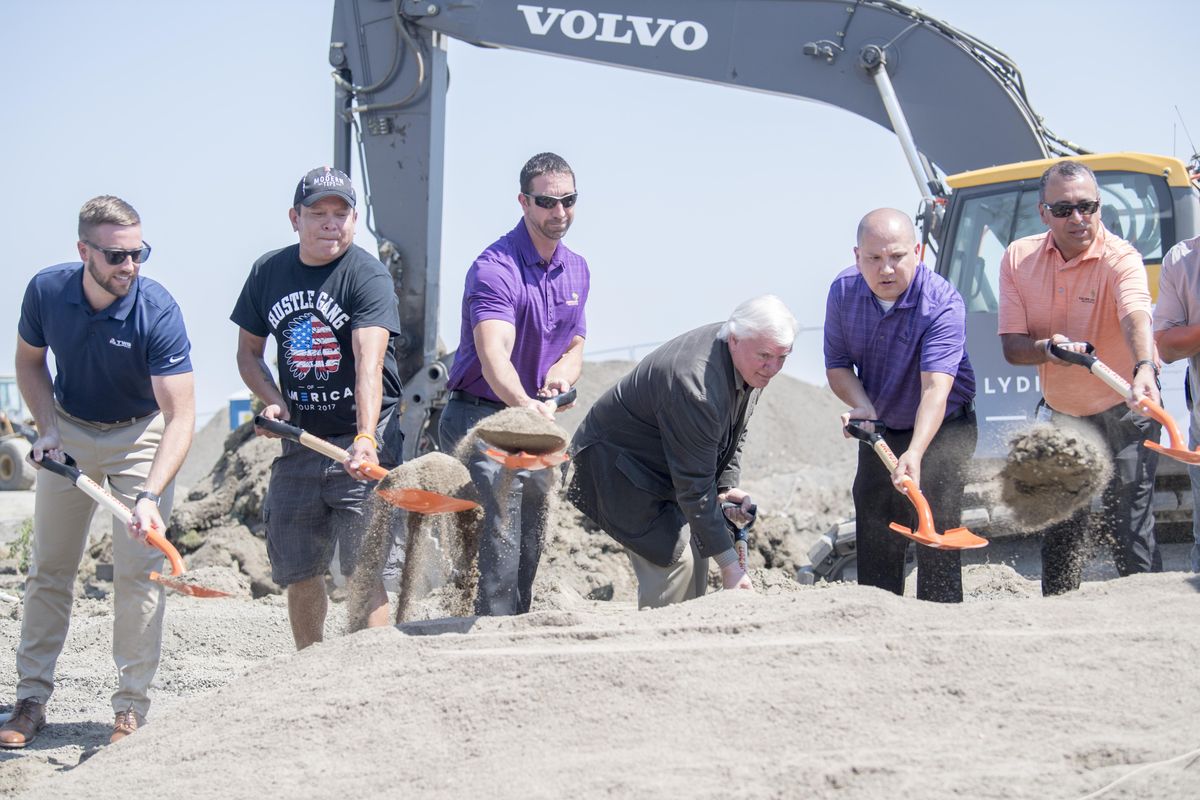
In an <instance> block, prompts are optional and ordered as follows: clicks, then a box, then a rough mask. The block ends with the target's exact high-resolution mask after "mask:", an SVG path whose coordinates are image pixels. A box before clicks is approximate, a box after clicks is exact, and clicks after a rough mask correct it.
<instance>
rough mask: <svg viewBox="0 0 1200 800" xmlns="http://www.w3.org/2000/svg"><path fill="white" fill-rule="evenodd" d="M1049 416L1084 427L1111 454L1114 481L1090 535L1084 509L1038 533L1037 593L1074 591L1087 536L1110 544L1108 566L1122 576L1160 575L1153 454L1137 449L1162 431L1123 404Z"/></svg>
mask: <svg viewBox="0 0 1200 800" xmlns="http://www.w3.org/2000/svg"><path fill="white" fill-rule="evenodd" d="M1053 414H1054V416H1053V418H1054V419H1061V418H1063V417H1066V418H1067V419H1069V420H1072V421H1073V422H1076V423H1082V424H1085V425H1087V426H1088V427H1090V428H1092V429H1093V430H1095V431H1096V432H1097V433H1099V434H1100V436H1101V437H1103V439H1104V442H1105V443H1106V444H1107V445H1108V448H1109V451H1110V453H1111V455H1112V459H1113V476H1112V479H1111V480H1110V481H1109V482H1108V485H1107V486H1105V487H1104V493H1103V495H1102V496H1101V502H1102V511H1101V522H1100V523H1099V527H1098V528H1097V529H1095V530H1092V527H1091V525H1090V524H1089V522H1090V516H1091V515H1090V509H1088V508H1086V507H1085V508H1083V509H1081V510H1080V511H1078V512H1076V513H1075V514H1074V515H1073V516H1072V517H1071V518H1070V519H1067V520H1064V521H1063V522H1060V523H1058V524H1056V525H1051V526H1050V527H1049V528H1047V529H1046V530H1045V532H1044V533H1043V534H1042V594H1043V595H1055V594H1063V593H1065V592H1070V591H1073V590H1075V589H1078V588H1079V583H1080V580H1081V579H1082V576H1083V562H1084V561H1085V560H1086V559H1087V556H1088V550H1089V534H1099V535H1100V536H1101V537H1104V538H1108V539H1109V540H1110V541H1111V547H1112V555H1113V562H1114V564H1115V565H1116V567H1117V572H1118V573H1120V574H1121V575H1122V576H1125V575H1131V574H1133V573H1135V572H1162V553H1161V552H1159V549H1158V542H1157V541H1156V540H1155V537H1154V510H1153V508H1152V501H1153V499H1154V474H1155V472H1156V471H1157V470H1158V453H1156V452H1154V451H1153V450H1148V449H1146V447H1145V446H1144V445H1143V444H1142V442H1143V440H1145V439H1151V440H1152V441H1155V442H1157V441H1158V437H1159V435H1160V434H1161V432H1162V426H1161V425H1160V424H1158V423H1157V422H1155V421H1154V420H1151V419H1148V418H1146V417H1143V416H1141V415H1140V414H1135V413H1134V412H1132V411H1130V410H1129V409H1128V408H1126V407H1125V405H1124V404H1121V405H1116V406H1113V407H1112V408H1110V409H1108V410H1107V411H1101V412H1100V413H1099V414H1093V415H1091V416H1090V417H1070V416H1067V415H1065V414H1060V413H1058V412H1053Z"/></svg>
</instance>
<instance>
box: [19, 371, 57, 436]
mask: <svg viewBox="0 0 1200 800" xmlns="http://www.w3.org/2000/svg"><path fill="white" fill-rule="evenodd" d="M15 366H16V373H17V389H18V390H19V391H20V392H21V396H22V397H23V398H25V404H26V405H28V406H29V411H30V413H32V414H33V420H34V422H36V423H37V428H38V431H39V432H41V433H43V434H46V433H49V432H51V431H57V430H58V416H57V414H55V412H54V382H53V381H52V380H51V378H50V370H49V368H48V367H47V366H46V360H45V356H44V355H43V356H42V357H41V358H40V359H37V360H35V359H33V358H32V357H31V356H30V355H29V354H22V353H21V352H18V355H17V359H16V364H15Z"/></svg>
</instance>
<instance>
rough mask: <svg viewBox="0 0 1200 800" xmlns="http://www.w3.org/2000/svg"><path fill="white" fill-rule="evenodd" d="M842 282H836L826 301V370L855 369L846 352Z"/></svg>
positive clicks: (830, 288) (830, 289)
mask: <svg viewBox="0 0 1200 800" xmlns="http://www.w3.org/2000/svg"><path fill="white" fill-rule="evenodd" d="M841 294H842V293H841V282H840V281H834V282H833V284H832V285H831V286H830V287H829V297H828V299H826V301H825V369H853V368H854V362H853V361H851V360H850V355H849V354H848V353H847V352H846V339H845V336H844V335H843V331H842V319H841V314H840V313H839V312H840V310H841V309H840V306H841V303H840V300H841Z"/></svg>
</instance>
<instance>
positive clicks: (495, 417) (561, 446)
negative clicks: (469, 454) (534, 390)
mask: <svg viewBox="0 0 1200 800" xmlns="http://www.w3.org/2000/svg"><path fill="white" fill-rule="evenodd" d="M471 432H472V433H473V434H474V435H475V436H477V437H478V438H480V439H482V440H483V441H484V442H487V443H488V444H490V445H492V446H493V447H499V448H500V449H502V450H507V451H508V452H510V453H521V452H524V453H531V454H534V455H543V454H546V453H557V452H560V451H562V450H565V449H566V447H567V442H568V438H569V437H568V436H567V432H566V431H564V430H563V429H562V428H560V427H559V426H557V425H555V424H554V423H553V422H552V421H550V420H548V419H546V418H545V417H543V416H542V415H541V414H539V413H537V412H536V411H533V410H531V409H528V408H506V409H504V410H503V411H500V412H497V413H495V414H492V415H491V416H490V417H487V418H486V419H482V420H480V421H479V424H477V425H476V426H475V427H474V428H472V429H471ZM470 438H471V437H470V436H468V437H467V439H468V440H469V439H470Z"/></svg>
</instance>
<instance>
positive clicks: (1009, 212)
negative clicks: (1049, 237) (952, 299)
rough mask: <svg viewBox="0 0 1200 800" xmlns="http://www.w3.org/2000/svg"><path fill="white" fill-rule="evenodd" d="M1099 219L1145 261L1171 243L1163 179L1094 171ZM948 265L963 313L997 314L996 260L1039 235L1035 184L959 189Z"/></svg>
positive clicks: (1168, 200) (1155, 257) (1171, 223)
mask: <svg viewBox="0 0 1200 800" xmlns="http://www.w3.org/2000/svg"><path fill="white" fill-rule="evenodd" d="M1096 177H1097V179H1098V181H1099V184H1100V201H1101V211H1100V214H1101V220H1102V221H1103V222H1104V226H1105V227H1106V228H1107V229H1108V230H1109V231H1111V232H1112V233H1114V234H1116V235H1117V236H1120V237H1121V238H1122V239H1125V240H1126V241H1127V242H1129V243H1130V244H1132V245H1133V246H1134V247H1136V248H1137V250H1138V252H1139V253H1141V254H1142V259H1143V260H1144V261H1145V262H1147V263H1151V264H1153V263H1160V262H1161V261H1162V257H1163V253H1165V252H1166V250H1167V248H1169V247H1170V246H1171V245H1172V244H1173V243H1174V228H1175V226H1174V220H1173V219H1172V216H1171V195H1170V189H1169V188H1168V187H1167V183H1166V181H1165V180H1164V179H1163V178H1161V177H1159V176H1157V175H1146V174H1143V173H1137V172H1099V173H1097V176H1096ZM968 192H969V196H966V197H964V198H963V199H962V200H961V201H960V203H959V208H958V210H957V225H956V226H955V229H954V241H953V242H952V243H951V252H950V258H949V261H948V266H947V267H946V268H945V269H940V270H939V272H941V273H942V274H943V275H945V276H946V277H947V278H948V280H949V281H950V282H951V283H953V284H954V285H955V286H956V287H957V288H958V291H959V293H960V294H962V296H963V300H964V301H965V303H966V307H967V312H968V313H971V312H985V313H996V312H997V311H998V310H999V300H998V287H999V283H1000V259H1001V257H1002V256H1003V255H1004V249H1005V248H1006V247H1007V246H1008V245H1009V243H1010V242H1012V241H1013V240H1015V239H1019V238H1021V237H1023V236H1030V235H1032V234H1035V233H1040V232H1042V231H1044V230H1045V229H1046V228H1045V225H1043V224H1042V221H1041V218H1040V217H1039V216H1038V212H1037V203H1038V195H1037V181H1036V180H1033V181H1022V182H1020V183H1007V184H1004V185H1003V186H998V187H996V186H993V187H982V190H976V189H970V190H964V193H968Z"/></svg>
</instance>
